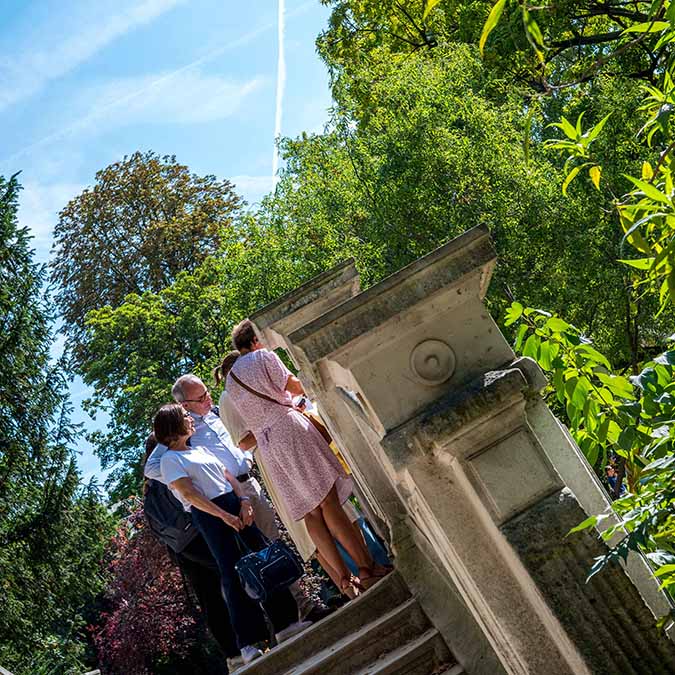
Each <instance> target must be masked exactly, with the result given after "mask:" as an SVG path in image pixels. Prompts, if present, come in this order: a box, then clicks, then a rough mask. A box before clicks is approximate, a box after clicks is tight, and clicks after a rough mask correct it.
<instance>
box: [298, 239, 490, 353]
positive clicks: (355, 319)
mask: <svg viewBox="0 0 675 675" xmlns="http://www.w3.org/2000/svg"><path fill="white" fill-rule="evenodd" d="M454 254H458V255H454ZM495 259H496V254H495V250H494V247H493V246H492V242H491V240H490V235H489V233H488V230H487V228H484V227H474V228H472V229H471V230H468V231H467V232H465V233H464V234H462V235H460V236H459V237H457V238H455V239H453V240H452V241H450V242H448V243H447V244H445V245H444V246H441V247H440V248H438V249H436V250H435V251H432V252H431V253H429V254H428V255H426V256H424V257H423V258H420V259H419V260H416V261H415V262H413V263H411V264H410V265H408V266H406V267H404V268H403V269H401V270H400V271H398V272H396V273H395V274H392V275H391V276H389V277H387V278H386V279H384V280H383V281H381V282H380V283H378V284H376V285H375V286H371V287H370V288H369V289H368V290H366V291H363V292H362V293H359V295H358V297H355V298H353V299H351V300H348V301H347V302H344V303H342V304H341V305H338V306H337V307H336V308H335V309H333V310H331V311H329V312H327V313H326V314H324V315H323V316H320V317H319V318H317V319H315V320H314V321H312V322H311V323H309V324H306V325H305V326H303V327H302V328H299V329H298V330H297V331H295V332H294V333H292V334H291V335H290V338H291V341H292V342H293V343H294V344H296V345H298V346H300V347H303V348H304V349H305V351H306V353H307V357H308V358H309V359H310V360H313V361H316V360H318V359H320V358H322V357H324V356H327V355H328V354H330V353H331V352H334V351H336V350H337V349H339V348H340V347H341V346H343V345H345V344H347V343H348V342H350V341H351V340H353V339H354V338H356V337H359V336H361V335H363V334H364V333H365V332H367V331H369V330H372V329H373V328H376V327H377V326H379V325H381V324H382V323H384V322H385V321H387V320H389V319H392V318H394V317H396V316H397V315H398V314H400V313H401V312H403V311H405V310H406V309H409V308H411V307H414V306H415V305H417V304H419V303H420V302H422V301H423V300H428V299H429V298H430V297H431V296H432V295H434V294H435V293H437V292H439V291H441V290H443V289H444V288H446V287H448V286H450V285H453V284H456V283H457V281H458V280H459V279H461V278H462V277H466V276H469V275H473V274H475V272H476V270H480V269H481V268H483V267H484V266H489V270H485V271H483V272H482V273H481V274H480V275H479V277H478V279H477V280H476V281H477V284H478V285H477V288H478V293H479V294H481V297H482V295H483V294H484V293H485V290H486V288H487V279H489V276H490V272H491V269H492V266H493V264H494V261H495ZM449 263H451V264H449ZM326 326H330V329H331V330H330V332H329V333H325V334H324V333H322V334H321V337H320V338H319V339H315V340H313V341H312V342H311V343H308V344H307V345H305V341H306V339H307V338H308V337H309V336H312V335H316V334H317V333H319V332H320V331H321V329H322V328H324V327H326Z"/></svg>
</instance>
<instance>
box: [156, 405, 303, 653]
mask: <svg viewBox="0 0 675 675" xmlns="http://www.w3.org/2000/svg"><path fill="white" fill-rule="evenodd" d="M153 430H154V432H155V436H156V437H157V440H158V441H159V442H160V443H162V444H164V445H166V446H167V448H168V450H167V452H165V453H164V455H163V456H162V459H161V472H162V479H163V482H165V483H166V484H167V485H168V486H169V488H170V489H171V491H172V492H173V493H174V494H175V495H176V497H177V498H178V499H179V500H180V502H181V503H182V504H183V508H185V510H188V511H191V513H192V521H193V523H194V525H195V527H196V528H197V529H198V530H199V532H200V533H201V534H202V536H203V537H204V539H205V540H206V543H207V544H208V547H209V549H210V551H211V553H212V555H213V557H214V558H215V560H216V564H217V565H218V570H219V573H220V582H221V587H222V592H223V597H224V598H225V602H226V604H227V608H228V611H229V613H230V620H231V622H232V628H233V630H234V633H235V635H236V638H237V645H238V646H239V649H240V650H241V655H242V657H243V659H244V662H245V663H249V662H250V661H252V660H253V659H255V658H257V657H259V656H261V655H262V652H261V651H260V650H259V649H257V648H255V647H254V646H253V645H252V642H253V641H255V640H256V639H257V637H255V636H256V631H255V626H256V624H257V621H258V620H259V616H260V606H259V605H258V604H257V603H256V602H255V601H253V600H252V599H251V598H249V597H248V595H246V593H245V592H244V589H243V588H242V586H241V583H240V581H239V577H238V574H237V572H236V570H235V564H236V563H237V562H238V561H239V559H240V558H241V557H242V552H241V547H240V541H239V538H241V540H242V541H243V542H244V544H245V545H246V546H247V547H248V548H249V549H251V550H254V551H259V550H261V549H263V548H265V546H266V545H267V542H266V541H265V539H264V537H263V536H262V534H261V532H260V530H258V528H257V527H256V526H255V525H254V524H253V509H252V508H251V505H250V503H249V500H248V497H246V496H245V495H244V493H243V490H242V488H241V486H240V484H239V482H238V481H237V479H236V478H235V477H234V476H233V475H232V474H231V473H230V472H229V471H228V470H227V469H226V468H225V466H224V465H223V464H222V463H221V462H220V460H218V459H217V458H216V457H215V455H213V454H212V453H210V452H209V451H208V450H207V449H206V448H202V447H191V446H190V445H188V439H189V438H190V436H191V435H192V433H193V431H194V421H193V419H192V417H191V416H190V414H189V413H188V412H187V411H186V410H185V409H184V408H183V407H182V406H181V405H180V404H177V403H173V404H168V405H164V406H162V407H161V408H160V409H159V410H158V411H157V413H156V415H155V417H154V420H153ZM262 607H263V609H264V610H265V613H266V614H267V616H268V617H269V619H270V622H271V623H272V625H273V626H274V630H275V631H276V638H277V642H282V641H283V640H285V639H288V638H289V637H290V636H291V635H294V634H295V633H297V632H300V631H301V630H304V628H306V627H308V626H309V623H299V622H297V616H298V608H297V605H296V603H295V600H294V599H293V596H292V595H291V593H290V592H289V591H288V589H283V590H280V591H277V592H276V593H274V594H272V595H271V596H270V597H269V598H268V600H267V601H266V602H264V603H262Z"/></svg>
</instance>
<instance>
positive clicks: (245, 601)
mask: <svg viewBox="0 0 675 675" xmlns="http://www.w3.org/2000/svg"><path fill="white" fill-rule="evenodd" d="M211 501H212V502H213V503H214V504H216V505H217V506H219V507H220V508H221V509H223V510H224V511H227V512H228V513H231V514H233V515H237V516H238V515H239V509H240V503H239V498H238V497H237V496H236V495H235V494H234V493H233V492H229V493H227V494H226V495H220V496H219V497H216V498H215V499H212V500H211ZM192 521H193V522H194V524H195V527H196V528H197V529H198V530H199V531H200V532H201V534H202V536H203V537H204V539H205V540H206V543H207V544H208V547H209V549H210V551H211V554H212V555H213V557H214V558H215V560H216V564H217V565H218V569H219V571H220V583H221V588H222V592H223V597H224V598H225V603H226V604H227V608H228V610H229V613H230V620H231V622H232V628H233V629H234V633H235V636H236V639H237V645H238V647H239V648H240V649H241V647H244V646H246V645H250V644H253V643H254V642H257V641H258V640H259V639H260V638H259V636H258V631H257V628H256V627H257V626H258V625H259V617H260V605H259V604H258V603H257V602H255V601H254V600H252V599H251V598H249V596H248V595H246V593H245V592H244V589H243V588H242V586H241V583H240V582H239V575H238V574H237V572H236V570H235V569H234V566H235V564H236V563H237V561H238V560H239V558H241V557H242V555H243V554H242V551H241V548H240V542H239V537H241V539H242V540H243V541H244V542H245V544H246V546H248V548H250V549H251V550H253V551H260V550H261V549H263V548H265V546H267V541H266V540H265V538H264V537H263V535H262V533H261V532H260V530H259V529H258V528H257V527H256V526H255V525H249V526H248V527H245V528H244V529H243V530H241V531H240V532H238V533H237V531H236V530H234V529H233V528H231V527H230V526H229V525H226V524H225V523H224V522H223V521H222V520H221V519H220V518H216V516H212V515H211V514H210V513H206V512H204V511H200V510H199V509H197V508H195V507H194V506H193V507H192ZM262 606H263V609H264V610H265V613H266V614H267V616H268V618H269V620H270V622H271V623H272V625H273V626H274V630H275V631H276V632H279V631H280V630H282V629H283V628H286V626H288V625H290V624H291V623H293V622H294V621H296V620H297V618H298V606H297V605H296V603H295V600H294V599H293V596H292V595H291V593H290V591H289V590H288V589H286V588H285V589H283V590H281V591H278V592H276V593H274V594H273V595H271V596H270V597H269V598H268V600H267V601H266V602H264V603H262Z"/></svg>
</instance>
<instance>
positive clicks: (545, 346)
mask: <svg viewBox="0 0 675 675" xmlns="http://www.w3.org/2000/svg"><path fill="white" fill-rule="evenodd" d="M539 365H540V366H541V368H542V369H543V370H551V343H550V342H547V341H544V342H542V343H541V345H540V346H539Z"/></svg>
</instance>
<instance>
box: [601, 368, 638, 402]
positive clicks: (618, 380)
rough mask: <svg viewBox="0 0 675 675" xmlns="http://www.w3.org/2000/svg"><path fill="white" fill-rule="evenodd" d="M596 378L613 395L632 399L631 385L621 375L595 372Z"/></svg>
mask: <svg viewBox="0 0 675 675" xmlns="http://www.w3.org/2000/svg"><path fill="white" fill-rule="evenodd" d="M596 376H597V378H598V379H599V380H600V381H601V382H602V383H603V384H604V385H605V386H606V387H607V389H609V390H610V391H611V392H612V394H614V396H618V397H619V398H628V399H634V398H635V395H634V394H633V385H632V384H631V383H630V382H629V381H628V380H627V379H626V378H625V377H622V376H621V375H607V374H606V373H596Z"/></svg>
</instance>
